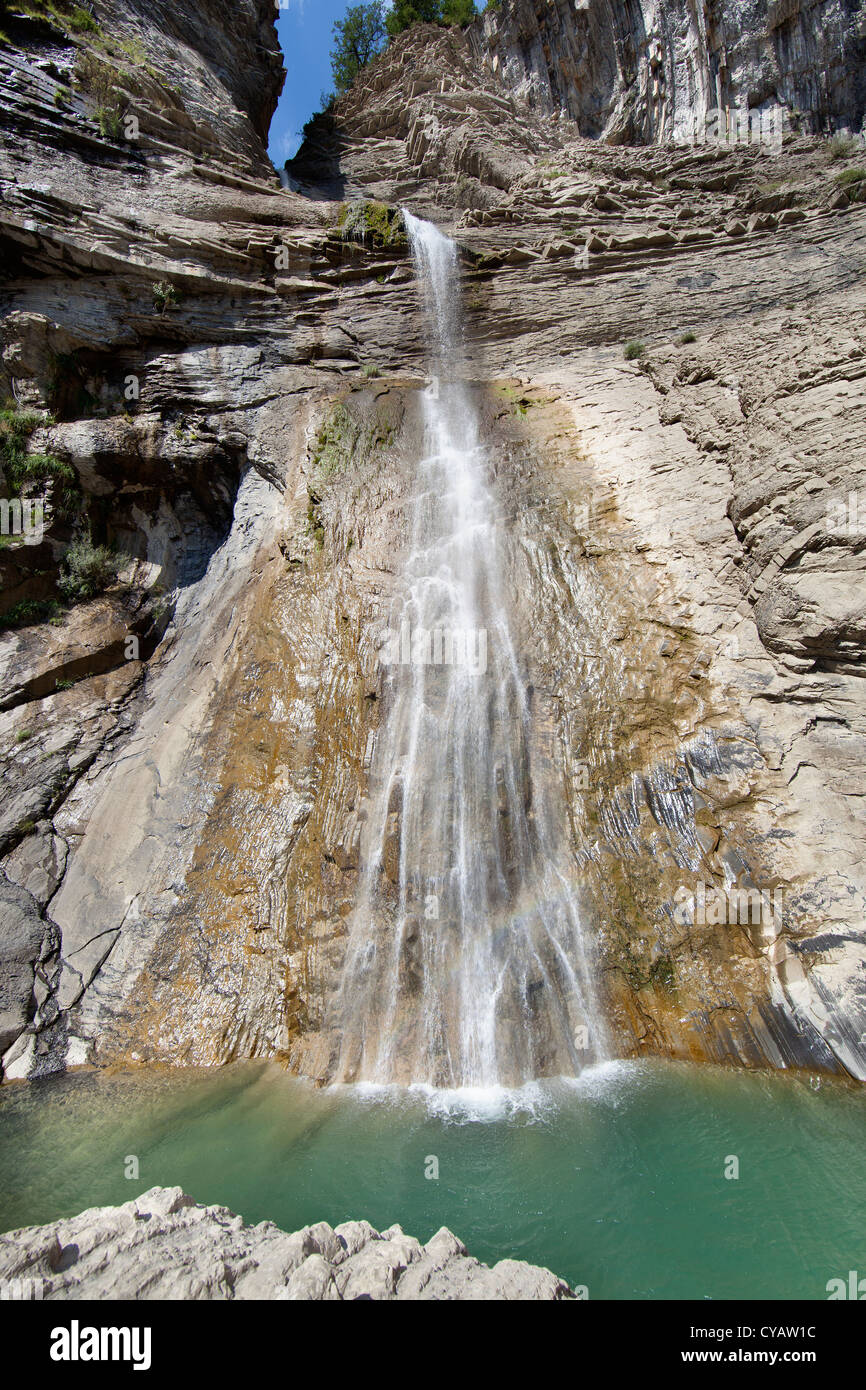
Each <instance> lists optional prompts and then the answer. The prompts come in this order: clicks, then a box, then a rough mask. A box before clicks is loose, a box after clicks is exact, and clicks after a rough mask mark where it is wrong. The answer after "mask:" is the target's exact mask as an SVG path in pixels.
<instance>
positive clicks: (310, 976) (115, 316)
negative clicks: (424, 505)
mask: <svg viewBox="0 0 866 1390" xmlns="http://www.w3.org/2000/svg"><path fill="white" fill-rule="evenodd" d="M5 8H6V11H7V17H6V19H5V20H4V21H3V27H4V28H5V31H6V36H7V40H8V42H7V43H6V45H5V46H4V49H3V53H2V61H0V86H2V89H3V97H4V109H5V111H6V115H5V117H4V121H5V138H4V144H3V151H2V164H0V176H2V191H3V201H2V207H0V243H2V250H3V260H4V272H3V274H4V278H3V281H2V284H0V300H2V311H3V342H4V349H3V385H4V391H5V393H6V394H7V395H8V396H9V397H10V399H12V400H14V402H17V409H16V410H13V411H12V412H11V414H12V415H14V416H15V418H16V419H18V418H20V415H21V414H22V413H25V412H28V411H30V412H35V413H36V420H35V422H34V423H33V424H32V431H31V433H30V434H29V435H28V438H27V444H26V449H27V453H26V457H27V458H31V459H32V458H34V457H40V458H48V459H50V460H53V461H54V463H53V469H54V471H53V473H52V478H53V479H54V480H55V481H54V482H53V483H49V491H50V488H51V487H52V486H54V487H55V492H56V495H55V494H54V493H52V494H51V500H52V506H51V509H50V515H49V524H48V525H47V527H46V532H45V537H44V539H43V540H42V542H41V543H40V545H38V546H37V545H27V544H24V543H17V542H16V543H13V544H11V545H8V546H4V547H3V548H2V549H0V574H2V576H3V591H2V593H0V607H2V609H3V612H4V613H5V615H6V622H7V633H6V635H5V636H4V637H3V639H2V641H0V667H2V672H3V676H2V698H0V753H2V757H3V771H4V777H3V791H2V796H0V847H2V854H3V865H2V869H3V878H2V880H0V904H2V906H0V912H2V923H3V926H2V963H0V1045H2V1048H3V1058H2V1065H3V1071H4V1074H5V1076H6V1077H7V1078H12V1079H14V1078H21V1077H26V1076H33V1075H39V1074H40V1073H41V1072H45V1071H52V1070H56V1069H58V1068H62V1067H63V1066H65V1065H75V1064H81V1063H84V1062H88V1061H95V1062H98V1063H103V1062H124V1061H128V1060H130V1059H132V1060H142V1061H149V1060H162V1061H171V1062H175V1063H180V1064H184V1063H187V1064H188V1063H194V1062H195V1063H219V1062H223V1061H227V1060H232V1059H236V1058H241V1057H252V1056H280V1057H283V1058H285V1059H286V1060H287V1061H288V1062H289V1063H290V1064H291V1065H292V1066H293V1067H295V1068H296V1069H298V1070H300V1071H302V1072H303V1073H304V1074H306V1075H309V1076H312V1077H314V1078H315V1079H317V1080H327V1079H328V1077H329V1076H330V1075H331V1073H332V1068H333V1061H334V1057H335V1055H336V1052H337V1050H338V1047H339V1026H340V1024H339V1018H338V1017H337V1016H335V1012H334V1000H335V997H336V994H337V991H338V988H339V982H340V973H341V969H342V964H343V960H344V956H345V947H346V933H347V920H348V918H349V915H350V913H351V911H352V906H353V903H354V900H355V894H356V890H357V885H358V866H359V860H360V856H361V855H362V853H363V845H364V839H363V837H364V828H365V817H366V804H367V803H366V794H367V790H368V777H369V771H370V766H371V760H372V753H373V749H374V747H375V740H376V736H377V730H378V727H379V722H380V720H381V719H382V718H386V717H387V690H386V688H385V686H384V685H383V680H382V671H381V667H380V666H379V663H378V661H377V654H376V637H377V633H378V632H379V631H380V629H381V625H382V622H383V618H384V615H385V614H386V613H387V611H388V605H389V601H390V598H391V596H392V594H393V592H394V587H395V584H396V583H397V582H398V576H399V568H400V560H401V555H402V554H403V552H404V549H405V546H406V543H407V537H408V500H409V496H410V490H411V480H412V471H413V464H414V461H415V459H416V458H417V456H418V450H419V447H420V440H421V413H420V408H419V394H420V388H422V387H423V386H424V385H425V378H424V372H425V364H424V351H423V325H422V318H421V315H420V312H419V305H418V300H417V294H416V290H415V286H414V281H413V275H412V270H411V267H410V265H409V262H408V255H407V248H406V244H405V238H404V237H403V236H402V234H401V230H400V224H399V218H398V217H397V216H396V215H395V211H394V210H395V209H396V208H397V207H399V206H400V205H408V206H410V207H411V208H412V210H413V211H415V212H417V213H419V214H420V215H422V216H428V217H430V218H432V219H433V220H435V221H436V222H438V223H439V224H440V225H442V226H443V227H444V228H445V229H446V230H447V231H449V232H450V234H451V235H453V236H454V237H455V238H456V239H457V241H458V243H459V245H460V248H461V255H462V260H463V274H464V287H465V310H466V351H467V358H468V361H469V369H470V371H471V373H472V374H473V376H474V390H475V393H476V396H477V400H478V404H479V408H480V409H481V410H482V412H483V415H484V419H485V423H486V430H487V437H488V438H489V440H490V445H491V450H492V454H493V457H494V458H495V460H496V469H495V471H496V483H497V487H498V489H499V495H500V497H501V504H502V507H503V509H504V514H505V515H506V516H507V518H508V524H509V525H508V530H509V551H508V556H507V570H508V572H507V575H506V581H507V585H508V591H509V593H510V594H511V595H512V596H513V605H514V622H515V627H516V631H517V634H518V637H519V643H520V653H521V661H522V663H523V666H524V670H525V675H526V679H527V682H528V684H529V685H530V687H531V690H532V724H533V729H532V739H533V754H534V760H535V764H536V766H537V767H539V768H541V769H543V771H542V774H541V775H543V776H545V777H549V778H551V779H555V780H556V782H557V785H558V786H561V787H564V788H565V791H566V795H567V801H568V807H569V824H568V827H567V829H568V834H569V836H570V838H571V843H572V850H573V858H574V872H575V877H576V880H577V881H578V882H579V884H580V886H581V892H582V900H583V904H584V913H585V918H586V922H587V926H588V930H589V932H590V935H591V938H592V941H593V949H594V957H595V962H594V963H595V969H596V973H597V977H598V979H599V981H600V982H601V989H602V994H603V997H604V1002H605V1007H606V1011H607V1013H608V1015H609V1018H610V1022H611V1030H612V1035H613V1038H614V1042H615V1048H616V1050H617V1051H618V1052H620V1053H622V1054H636V1053H641V1052H643V1051H649V1052H655V1053H662V1054H666V1055H675V1056H686V1057H693V1058H696V1059H708V1058H709V1059H712V1060H720V1061H722V1060H724V1061H731V1060H733V1061H737V1062H741V1063H743V1064H746V1065H765V1064H767V1063H769V1064H771V1065H776V1066H785V1065H792V1064H795V1065H808V1066H810V1067H818V1068H826V1069H828V1070H834V1071H847V1072H849V1073H851V1074H852V1075H854V1076H857V1077H860V1078H862V1077H863V1076H864V1075H866V1041H864V1040H866V974H864V891H866V881H864V872H863V862H864V855H863V841H864V819H863V809H862V802H863V796H862V784H861V783H862V779H861V776H860V769H861V768H862V765H863V762H864V753H866V706H864V695H863V686H862V680H863V671H864V665H863V662H864V642H866V632H864V624H863V612H864V597H866V578H864V558H863V557H864V550H863V546H864V534H866V530H864V525H866V524H864V523H863V521H862V517H861V518H860V520H859V521H858V516H857V508H858V505H863V506H866V504H863V503H862V497H863V493H862V488H863V477H864V472H866V453H864V445H863V440H864V438H866V431H864V425H866V405H864V389H863V381H864V375H866V322H864V310H863V303H862V283H863V275H864V270H866V215H864V209H866V202H864V196H866V195H864V189H866V185H864V176H863V163H864V160H866V156H864V153H863V150H862V147H858V145H857V142H856V141H855V140H853V139H847V138H844V137H837V138H836V139H835V140H833V141H829V140H827V139H825V138H821V137H820V136H819V135H817V134H813V133H809V131H810V129H811V128H812V127H814V128H815V129H816V130H820V129H823V128H824V127H827V128H830V127H833V128H839V129H841V128H843V127H847V128H848V129H850V130H852V131H854V130H859V128H860V124H861V123H862V117H863V87H862V82H863V70H864V69H863V65H862V61H861V57H862V46H863V18H862V16H863V11H862V7H861V8H860V10H857V9H856V7H853V6H840V5H834V4H827V5H821V4H819V5H815V6H812V7H809V8H807V7H805V6H802V7H799V6H795V7H791V6H789V7H787V9H786V11H785V15H784V16H783V15H782V8H780V7H779V6H773V7H771V9H770V10H768V9H767V7H766V6H764V5H758V4H755V5H754V6H751V7H748V6H744V5H734V4H717V5H714V6H713V7H712V8H711V9H705V10H704V11H703V12H702V15H701V17H697V18H696V17H695V15H694V13H693V12H692V11H691V10H688V11H687V10H686V9H685V8H683V7H680V6H678V5H664V6H661V7H658V8H654V9H653V10H652V13H650V8H649V7H647V6H644V7H641V6H640V5H637V4H634V5H629V6H624V5H619V4H611V5H607V6H601V5H600V4H598V5H596V4H588V5H586V6H580V7H574V6H570V5H569V6H567V5H565V4H564V3H559V2H557V3H553V0H551V3H548V4H539V5H529V4H523V3H518V0H513V2H511V3H509V0H505V3H503V5H502V6H501V7H500V9H499V11H498V12H496V13H495V14H493V13H491V14H488V15H486V16H485V17H483V18H482V19H480V20H479V21H477V22H476V23H475V24H474V25H473V26H472V27H471V28H470V29H469V30H467V31H465V32H462V33H461V31H459V30H448V31H440V30H433V29H426V28H424V27H421V28H418V29H416V30H413V31H411V32H409V33H408V34H406V35H404V36H403V37H402V38H401V40H400V41H399V42H398V43H396V44H394V45H393V46H392V47H391V48H390V49H389V50H388V52H387V53H386V54H385V55H384V56H383V57H382V58H381V59H380V60H378V61H377V62H376V63H374V64H373V65H372V66H371V68H370V69H369V70H368V71H367V72H366V73H364V74H362V77H361V79H360V80H359V82H358V83H357V84H356V87H355V88H354V89H353V91H352V92H351V93H349V94H348V95H347V96H346V97H345V98H344V99H343V100H342V101H341V102H339V103H338V104H337V106H336V107H335V108H334V109H333V110H332V111H331V112H329V113H327V114H326V115H324V116H322V117H320V118H318V119H317V120H316V121H314V122H313V123H312V125H311V126H310V128H309V130H308V132H307V140H306V142H305V145H304V147H303V149H302V150H301V152H300V154H299V156H298V158H297V159H296V160H295V161H293V163H292V165H291V166H290V167H289V170H288V175H289V187H288V188H285V189H283V188H281V187H280V185H279V181H278V179H277V178H276V175H275V174H274V173H273V171H272V170H271V169H270V167H269V165H268V164H267V161H266V157H265V154H264V147H263V143H262V141H263V136H264V133H265V130H266V127H267V123H268V119H269V115H270V112H271V111H272V109H273V106H274V103H275V100H276V96H277V93H278V90H279V83H280V69H279V59H278V54H277V49H276V41H275V35H274V31H273V27H272V18H273V13H272V7H271V6H270V5H269V4H267V3H264V0H262V3H254V0H245V3H239V4H237V5H235V6H233V7H232V14H231V16H230V18H228V19H226V17H225V16H224V15H223V14H222V13H221V12H219V13H218V12H217V11H218V7H217V6H215V5H213V6H202V5H196V6H194V7H193V6H188V5H186V4H183V3H180V4H173V5H171V6H169V5H168V4H165V5H162V4H156V5H148V6H143V5H141V6H139V5H138V4H136V3H133V0H113V2H112V3H105V4H102V3H97V4H95V5H94V15H95V19H94V21H93V23H94V24H95V25H96V28H95V29H90V28H84V29H76V28H74V27H73V25H72V22H71V20H70V21H69V23H64V21H63V18H62V14H61V11H64V7H63V6H55V7H54V8H53V9H52V10H50V11H49V9H48V7H47V6H46V7H39V6H30V7H28V9H40V8H44V9H45V11H46V13H45V15H44V16H43V17H42V18H41V19H40V18H38V17H37V18H34V17H33V16H32V15H29V14H28V15H26V16H25V15H24V14H23V13H21V14H18V13H17V12H16V7H15V5H14V4H11V3H9V4H7V5H6V7H5ZM68 8H69V9H70V10H71V7H68ZM64 12H65V11H64ZM657 41H658V42H659V43H660V44H661V49H662V57H661V58H660V59H659V60H658V61H656V60H655V59H654V58H653V53H654V52H655V47H654V46H655V45H656V42H657ZM723 56H724V59H725V61H724V63H723V62H722V57H723ZM654 64H655V66H654ZM690 64H691V67H690ZM105 68H109V69H110V76H109V77H107V76H106V73H105V71H104V69H105ZM690 73H691V76H690V75H689V74H690ZM656 83H657V84H658V92H656V91H655V85H654V84H656ZM662 88H663V89H664V91H663V93H662ZM659 93H662V94H661V95H659ZM746 100H748V102H749V103H750V104H753V105H755V106H756V107H758V106H760V105H762V104H767V103H771V102H775V101H777V100H778V101H779V102H781V103H783V104H785V105H786V106H787V107H788V108H789V109H790V110H793V108H794V107H796V108H797V109H798V110H799V111H800V112H804V113H807V115H808V117H809V118H808V119H801V120H800V121H799V123H798V125H799V128H791V129H789V130H788V131H787V132H786V133H785V134H784V135H781V134H780V136H779V141H778V143H775V142H773V143H766V142H763V141H761V140H759V139H756V140H753V141H751V142H746V143H738V142H737V140H735V139H731V140H727V139H726V140H724V141H721V142H716V143H713V142H710V143H705V144H700V145H694V146H691V145H688V144H683V143H682V142H681V141H680V136H681V135H682V133H683V130H684V129H685V126H688V125H689V122H691V126H690V128H691V129H694V120H695V118H702V116H703V114H704V113H705V111H706V110H710V109H712V108H713V107H714V106H715V105H716V104H719V105H720V106H722V107H725V106H730V107H732V106H735V105H736V104H738V103H741V102H744V101H746ZM130 118H134V121H130ZM683 121H684V122H685V125H683ZM602 135H603V136H604V137H605V138H602V139H598V138H591V137H597V136H602ZM628 142H649V143H637V144H635V143H628ZM629 343H631V344H632V347H631V349H630V352H629V355H628V357H627V356H626V353H625V351H624V349H625V347H626V345H627V344H629ZM130 392H131V393H132V394H130ZM46 411H50V412H51V413H50V415H46V414H44V413H42V412H46ZM10 428H11V427H10ZM5 459H6V455H5V454H4V467H5ZM16 466H17V465H16ZM34 467H35V465H31V472H32V471H33V470H34ZM64 470H66V471H65V472H64ZM70 475H71V480H72V481H71V484H70V485H69V486H68V487H67V488H66V492H68V493H69V498H68V499H67V500H66V501H64V497H65V496H66V493H64V494H63V495H62V496H61V489H60V484H59V481H58V480H61V479H64V478H67V479H68V478H69V477H70ZM858 499H861V500H860V501H859V502H858ZM852 507H853V513H852ZM64 509H65V510H64ZM82 518H84V519H85V521H86V525H87V527H88V528H89V530H90V533H91V535H92V538H93V540H94V541H99V542H101V543H102V542H104V543H107V544H110V545H113V546H115V547H116V548H117V549H118V550H119V551H121V552H122V553H123V555H124V557H125V559H124V567H123V568H122V570H121V572H120V573H119V575H118V577H117V581H116V582H114V583H112V584H111V585H109V587H108V588H107V589H106V590H105V591H104V592H103V593H102V594H100V595H98V596H95V597H93V598H91V599H86V600H85V601H83V602H80V603H77V604H75V605H71V606H70V605H68V604H66V603H64V602H61V601H60V600H61V599H62V597H63V596H62V594H59V593H58V589H57V575H58V565H59V563H60V561H61V559H62V557H63V555H64V554H65V553H67V551H68V546H69V542H70V539H71V537H72V536H73V534H74V533H75V531H76V528H77V529H78V530H80V529H81V525H82ZM52 603H53V604H55V605H56V608H55V609H52V608H51V605H52ZM22 604H24V605H27V604H29V605H31V607H30V608H29V609H22V607H21V605H22ZM33 605H36V606H35V607H34V606H33ZM39 605H43V606H42V607H39ZM49 614H50V615H51V616H49ZM39 618H42V619H45V618H48V620H47V621H41V622H40V621H34V620H35V619H39ZM130 639H135V641H134V642H132V641H131V640H130ZM732 889H734V890H735V891H736V892H744V893H747V894H754V895H757V897H758V898H760V895H761V894H762V893H763V894H766V895H767V900H768V901H769V902H770V903H771V904H773V911H772V912H771V913H770V914H768V913H766V912H763V911H759V912H758V913H757V915H756V914H755V913H753V912H752V911H750V910H747V911H746V912H745V913H742V912H735V913H734V915H733V920H731V917H730V914H728V913H726V914H725V916H724V919H723V920H720V918H719V914H718V912H715V911H714V910H713V906H714V905H715V906H716V907H717V906H718V903H719V902H720V901H721V900H722V899H724V900H725V902H726V903H728V902H729V901H730V896H729V895H730V892H731V890H732ZM708 897H709V901H710V904H711V908H710V911H709V912H707V911H706V903H707V901H708Z"/></svg>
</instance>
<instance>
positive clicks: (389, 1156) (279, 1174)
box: [0, 1062, 866, 1299]
mask: <svg viewBox="0 0 866 1390" xmlns="http://www.w3.org/2000/svg"><path fill="white" fill-rule="evenodd" d="M864 1153H866V1092H864V1091H863V1090H862V1089H861V1088H859V1087H856V1086H854V1085H853V1084H852V1085H846V1084H844V1083H836V1082H829V1081H827V1080H824V1079H820V1080H819V1079H818V1078H809V1077H794V1076H785V1075H772V1076H770V1075H764V1074H746V1073H738V1072H734V1071H726V1070H721V1069H711V1068H696V1067H690V1066H685V1065H678V1064H670V1063H663V1062H653V1063H645V1062H640V1063H631V1062H617V1063H610V1064H606V1065H605V1066H602V1067H599V1068H596V1069H594V1070H593V1071H591V1072H589V1073H587V1074H585V1075H584V1076H583V1077H582V1078H581V1079H580V1080H579V1081H578V1082H575V1083H566V1082H556V1083H553V1084H550V1085H546V1086H538V1087H532V1088H528V1089H527V1090H525V1091H523V1092H520V1093H516V1094H508V1093H501V1094H497V1093H488V1094H484V1095H479V1096H471V1095H470V1096H467V1095H466V1094H461V1095H457V1096H442V1095H438V1096H437V1095H433V1096H429V1095H425V1094H423V1093H420V1092H405V1091H393V1092H392V1091H378V1092H374V1091H358V1090H356V1089H353V1088H346V1089H335V1090H329V1091H314V1090H311V1089H310V1088H309V1087H307V1086H306V1085H305V1084H304V1083H302V1082H300V1081H298V1080H296V1079H294V1078H292V1077H289V1076H287V1075H286V1074H285V1073H284V1072H282V1071H281V1070H280V1069H279V1068H277V1067H275V1066H271V1065H243V1066H236V1067H230V1068H227V1069H224V1070H222V1071H218V1072H209V1073H202V1072H191V1073H190V1072H187V1073H183V1072H171V1071H166V1072H151V1071H139V1072H134V1073H129V1074H123V1075H118V1076H107V1075H99V1074H92V1073H88V1074H83V1073H82V1074H77V1075H73V1076H69V1077H63V1078H57V1079H53V1080H48V1081H43V1082H38V1083H35V1084H32V1085H29V1086H15V1085H11V1086H7V1087H4V1088H3V1089H2V1090H0V1229H3V1230H9V1229H11V1228H13V1227H16V1226H21V1225H25V1224H31V1223H37V1222H43V1221H47V1220H49V1219H53V1218H56V1217H58V1216H62V1215H71V1214H73V1213H75V1212H78V1211H80V1210H81V1209H83V1208H84V1207H88V1206H97V1205H103V1204H106V1203H115V1202H122V1201H128V1200H129V1199H130V1198H131V1197H133V1196H136V1195H137V1194H138V1193H139V1192H141V1191H143V1190H145V1189H146V1188H148V1187H152V1186H154V1185H157V1184H159V1185H166V1186H168V1185H175V1184H178V1185H180V1186H182V1187H183V1188H185V1189H186V1190H187V1191H188V1192H191V1193H192V1194H193V1195H194V1196H195V1197H196V1198H197V1200H198V1201H200V1202H219V1203H223V1204H225V1205H227V1206H230V1207H232V1208H233V1209H234V1210H235V1211H237V1212H240V1213H241V1214H242V1215H243V1216H244V1217H245V1218H246V1219H247V1220H249V1221H260V1220H262V1219H264V1218H266V1217H267V1218H270V1219H271V1220H273V1221H276V1222H277V1223H278V1224H279V1225H281V1226H282V1227H283V1228H285V1229H286V1230H294V1229H296V1228H297V1227H299V1226H303V1225H306V1224H308V1223H310V1222H312V1221H318V1220H323V1219H324V1220H327V1221H330V1222H331V1223H333V1224H336V1223H337V1222H339V1221H342V1220H345V1219H347V1218H349V1217H366V1218H367V1219H368V1220H369V1221H371V1222H372V1223H373V1224H374V1225H375V1226H378V1227H380V1228H382V1227H385V1226H389V1225H391V1224H392V1223H393V1222H395V1221H398V1222H400V1223H401V1225H402V1226H403V1227H404V1228H405V1229H406V1230H407V1231H409V1232H411V1233H412V1234H413V1235H417V1236H419V1237H420V1238H421V1239H426V1238H428V1237H429V1236H430V1235H431V1234H432V1233H433V1231H435V1230H436V1229H438V1227H439V1226H441V1225H443V1224H444V1225H447V1226H450V1227H451V1228H452V1229H453V1230H454V1231H456V1232H457V1233H458V1235H460V1237H461V1238H462V1239H463V1240H464V1241H465V1242H466V1244H467V1245H468V1246H469V1248H470V1249H471V1251H472V1252H473V1253H474V1254H476V1255H478V1256H479V1257H480V1258H481V1259H485V1260H496V1259H499V1258H501V1257H503V1256H506V1255H507V1256H514V1257H516V1258H520V1259H526V1260H531V1261H533V1262H535V1263H538V1264H543V1265H547V1266H549V1267H550V1268H551V1269H553V1270H555V1271H556V1272H557V1273H558V1274H561V1275H563V1276H565V1277H566V1278H567V1279H568V1280H569V1281H570V1282H572V1283H574V1284H583V1285H586V1286H587V1287H588V1290H589V1296H590V1298H591V1299H627V1298H642V1299H660V1298H668V1299H673V1298H676V1299H681V1298H749V1299H766V1298H786V1299H788V1298H807V1299H824V1298H826V1297H827V1294H826V1284H827V1281H828V1280H829V1279H832V1278H835V1277H838V1276H842V1277H847V1274H848V1271H849V1270H851V1269H857V1270H859V1271H862V1272H863V1273H864V1274H866V1164H864V1161H863V1160H864ZM132 1156H134V1157H135V1158H136V1159H137V1162H138V1174H139V1175H138V1177H137V1178H132V1179H128V1178H127V1177H125V1170H126V1169H127V1168H128V1167H131V1166H132V1165H130V1164H128V1162H127V1160H128V1159H129V1158H130V1157H132ZM733 1159H736V1160H737V1161H738V1165H739V1177H737V1178H726V1176H725V1172H726V1170H727V1171H728V1172H731V1171H733V1170H734V1168H735V1166H736V1165H735V1164H734V1163H733V1162H732V1160H733ZM437 1168H438V1178H437V1177H435V1176H428V1175H435V1173H436V1171H437Z"/></svg>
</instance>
